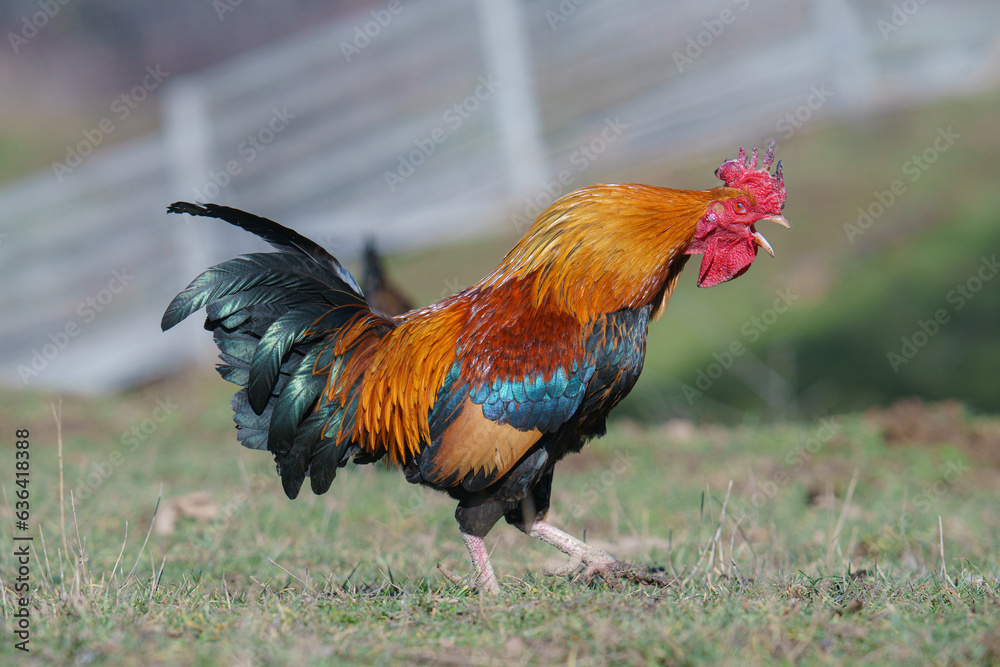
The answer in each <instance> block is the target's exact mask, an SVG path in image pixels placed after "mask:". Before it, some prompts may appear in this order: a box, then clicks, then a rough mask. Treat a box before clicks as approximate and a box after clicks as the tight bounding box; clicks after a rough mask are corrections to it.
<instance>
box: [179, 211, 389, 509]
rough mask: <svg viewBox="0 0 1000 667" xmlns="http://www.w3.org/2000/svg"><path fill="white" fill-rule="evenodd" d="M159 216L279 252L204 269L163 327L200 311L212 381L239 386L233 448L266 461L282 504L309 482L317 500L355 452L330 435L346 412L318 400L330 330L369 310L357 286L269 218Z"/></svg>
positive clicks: (330, 367)
mask: <svg viewBox="0 0 1000 667" xmlns="http://www.w3.org/2000/svg"><path fill="white" fill-rule="evenodd" d="M167 211H168V212H170V213H189V214H191V215H199V216H206V217H213V218H220V219H222V220H225V221H226V222H228V223H230V224H232V225H236V226H237V227H241V228H243V229H245V230H247V231H248V232H251V233H253V234H256V235H257V236H259V237H260V238H262V239H264V240H265V241H267V242H268V243H270V244H271V245H272V246H274V248H275V249H276V250H277V252H272V253H253V254H248V255H242V256H240V257H236V258H234V259H231V260H228V261H226V262H222V263H221V264H217V265H216V266H213V267H211V268H210V269H208V270H207V271H205V272H204V273H202V274H201V275H200V276H198V277H197V278H195V279H194V280H193V281H192V282H191V284H190V285H188V286H187V288H185V289H184V291H183V292H181V293H180V294H178V295H177V296H176V297H174V299H173V301H171V302H170V305H169V306H167V310H166V312H164V314H163V320H162V322H161V326H162V327H163V330H164V331H166V330H167V329H169V328H171V327H173V326H174V325H176V324H177V323H178V322H180V321H181V320H183V319H185V318H186V317H188V316H189V315H191V314H193V313H194V312H196V311H198V310H199V309H201V308H205V310H206V312H207V315H208V318H207V320H206V322H205V328H206V329H208V330H210V331H212V332H213V333H214V337H215V343H216V345H217V346H218V348H219V350H220V355H219V356H220V358H221V360H222V362H221V363H220V364H219V365H218V366H217V368H218V371H219V374H220V375H222V377H223V378H224V379H226V380H228V381H230V382H233V383H234V384H237V385H239V386H240V387H241V389H240V390H239V391H238V392H236V394H235V395H234V396H233V400H232V408H233V412H234V417H233V419H234V421H235V422H236V425H237V428H238V429H239V434H238V436H237V437H238V439H239V441H240V442H241V443H242V444H243V445H245V446H246V447H250V448H252V449H265V448H266V449H268V450H269V451H270V452H271V453H272V454H274V457H275V461H276V462H277V464H278V470H279V473H280V474H281V477H282V484H283V486H284V489H285V493H286V494H287V495H288V496H289V497H291V498H294V497H295V496H296V495H298V492H299V488H300V487H301V485H302V483H303V481H304V478H305V476H306V475H307V474H309V475H310V476H311V478H312V479H311V481H312V488H313V490H314V491H315V492H317V493H322V492H324V491H326V489H327V488H329V485H330V482H332V480H333V477H334V475H335V474H336V469H337V467H339V466H341V465H343V464H345V463H346V462H347V459H348V457H349V456H350V455H351V454H352V453H354V450H356V447H352V443H350V442H349V441H347V440H346V439H345V441H343V442H340V443H337V442H335V441H334V439H333V438H332V437H331V436H332V434H333V433H335V432H336V431H337V430H338V427H339V426H340V422H341V420H343V419H344V415H345V409H344V408H343V407H342V406H339V405H336V404H329V403H324V402H323V401H321V398H322V396H321V394H322V393H323V389H324V388H325V387H326V383H327V380H328V379H329V376H330V374H331V373H336V372H338V370H339V368H340V367H341V363H342V361H343V358H339V359H338V358H337V357H335V355H334V353H333V343H334V342H335V337H336V332H337V331H338V330H340V329H341V328H342V327H343V326H344V325H345V324H346V323H347V322H348V321H350V320H351V319H352V318H353V317H355V316H357V315H358V314H359V313H369V312H370V311H369V307H368V302H367V301H366V300H365V297H364V295H363V294H362V292H361V288H360V287H358V283H357V282H356V281H355V280H354V277H353V276H352V275H351V274H350V273H349V272H348V271H347V269H345V268H344V267H343V266H342V265H341V264H340V262H338V261H337V259H336V258H335V257H333V256H332V255H331V254H330V253H328V252H327V251H326V250H324V249H323V248H322V247H320V246H319V245H318V244H316V243H314V242H313V241H311V240H309V239H307V238H306V237H304V236H302V235H301V234H299V233H298V232H295V231H293V230H291V229H288V228H286V227H283V226H281V225H279V224H278V223H276V222H274V221H272V220H268V219H266V218H261V217H258V216H255V215H252V214H250V213H246V212H244V211H240V210H238V209H235V208H230V207H228V206H219V205H216V204H204V205H199V204H190V203H187V202H177V203H174V204H172V205H171V206H170V207H169V208H168V209H167ZM386 324H387V325H388V326H392V324H391V322H387V323H386ZM348 354H349V353H348ZM349 417H350V418H351V419H353V415H352V414H351V415H349ZM310 470H311V471H312V472H311V474H310Z"/></svg>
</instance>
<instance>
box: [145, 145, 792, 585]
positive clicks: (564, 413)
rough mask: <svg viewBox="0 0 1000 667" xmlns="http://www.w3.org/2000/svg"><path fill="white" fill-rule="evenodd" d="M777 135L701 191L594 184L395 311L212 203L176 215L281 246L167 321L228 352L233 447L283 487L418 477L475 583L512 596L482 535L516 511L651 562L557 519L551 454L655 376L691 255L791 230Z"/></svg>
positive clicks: (547, 531) (726, 272)
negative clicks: (359, 477)
mask: <svg viewBox="0 0 1000 667" xmlns="http://www.w3.org/2000/svg"><path fill="white" fill-rule="evenodd" d="M773 160H774V144H773V143H772V144H771V147H770V148H769V149H768V151H767V153H766V155H765V156H764V158H763V167H761V168H758V165H757V162H758V154H757V150H756V149H754V151H753V155H752V156H751V157H748V156H746V155H745V153H744V151H743V149H740V152H739V157H737V158H736V159H733V160H727V161H725V162H723V163H722V165H721V166H720V167H719V169H718V170H716V172H715V173H716V176H717V177H718V178H720V179H721V180H722V181H723V182H724V185H723V186H719V187H716V188H713V189H711V190H703V191H688V190H673V189H667V188H661V187H654V186H649V185H635V184H612V185H594V186H589V187H585V188H582V189H580V190H577V191H575V192H572V193H570V194H568V195H566V196H564V197H562V198H560V199H558V200H557V201H555V202H554V203H553V204H552V205H551V206H549V208H548V209H546V210H545V211H544V212H542V214H541V215H540V216H539V217H538V219H537V220H536V221H535V222H534V224H532V226H531V227H530V229H528V231H527V233H526V234H525V235H524V237H523V238H522V239H521V240H520V241H519V242H518V243H517V244H516V245H515V246H514V248H513V249H512V250H511V251H510V252H509V253H508V254H507V256H506V257H504V259H503V261H502V262H501V263H500V265H499V266H498V267H497V268H496V269H495V270H494V271H493V272H492V273H490V274H489V275H488V276H486V277H485V278H483V279H482V280H481V281H480V282H478V283H477V284H475V285H473V286H472V287H470V288H468V289H465V290H462V291H460V292H458V293H457V294H454V295H452V296H450V297H448V298H446V299H444V300H442V301H440V302H438V303H435V304H433V305H430V306H427V307H425V308H421V309H419V310H413V311H410V312H407V313H404V314H402V315H400V316H398V317H393V318H389V317H387V316H384V315H380V314H378V313H376V312H374V311H373V310H372V309H371V308H370V306H369V303H368V302H367V301H366V299H365V297H364V295H363V293H362V291H361V289H360V288H359V287H358V283H357V282H356V281H355V279H354V278H353V276H351V274H350V273H349V272H348V271H347V270H346V269H344V267H343V266H342V265H341V264H340V263H339V262H338V261H337V260H336V259H335V258H334V257H333V256H331V255H330V254H329V253H327V252H326V251H325V250H324V249H323V248H322V247H320V246H319V245H317V244H316V243H314V242H312V241H310V240H309V239H307V238H305V237H303V236H301V235H300V234H298V233H296V232H295V231H293V230H291V229H286V228H285V227H282V226H281V225H279V224H277V223H275V222H272V221H271V220H267V219H265V218H260V217H257V216H254V215H251V214H249V213H245V212H243V211H240V210H237V209H234V208H229V207H226V206H219V205H216V204H203V205H201V204H190V203H185V202H177V203H174V204H172V205H171V206H170V207H169V208H168V211H169V212H171V213H188V214H191V215H195V216H207V217H214V218H220V219H222V220H224V221H226V222H228V223H230V224H233V225H236V226H238V227H241V228H243V229H245V230H246V231H248V232H251V233H253V234H256V235H257V236H259V237H261V238H262V239H263V240H265V241H267V242H268V243H270V244H271V245H272V246H273V247H274V248H275V249H276V250H277V252H272V253H255V254H248V255H243V256H240V257H237V258H235V259H231V260H229V261H227V262H223V263H221V264H219V265H217V266H214V267H212V268H210V269H208V270H207V271H205V272H204V273H202V274H201V275H200V276H198V277H197V278H195V280H194V281H193V282H192V283H191V284H190V285H188V287H187V288H186V289H185V290H184V291H182V292H181V293H180V294H178V295H177V296H176V297H175V298H174V299H173V301H172V302H171V303H170V305H169V306H168V307H167V310H166V312H165V313H164V315H163V321H162V327H163V329H164V330H167V329H170V328H171V327H173V326H174V325H176V324H177V323H178V322H180V321H181V320H183V319H184V318H186V317H188V316H189V315H191V314H192V313H194V312H196V311H197V310H199V309H201V308H203V307H204V308H205V309H206V311H207V315H208V318H207V322H206V325H205V326H206V328H207V329H209V330H210V331H212V332H213V333H214V337H215V342H216V345H217V346H218V347H219V350H220V352H221V354H220V358H221V363H220V364H219V365H218V371H219V373H220V374H221V375H222V377H223V378H225V379H226V380H228V381H230V382H233V383H235V384H237V385H239V386H240V387H241V388H240V389H239V391H237V392H236V394H235V395H234V396H233V399H232V409H233V412H234V415H235V416H234V421H235V422H236V426H237V429H238V432H237V438H238V440H239V441H240V442H241V443H242V444H243V445H244V446H246V447H250V448H252V449H267V450H268V451H270V452H271V454H273V455H274V459H275V462H276V464H277V469H278V474H279V475H280V477H281V482H282V486H283V488H284V491H285V494H286V495H287V496H288V497H289V498H293V499H294V498H295V497H296V496H297V495H298V494H299V491H300V490H301V488H302V485H303V483H304V482H305V480H306V478H308V479H309V485H310V487H311V488H312V491H313V492H314V493H316V494H321V493H325V492H326V491H327V490H328V489H329V488H330V484H331V483H332V482H333V480H334V478H335V477H336V474H337V470H338V469H339V468H341V467H343V466H345V465H346V464H347V463H348V462H349V461H350V460H351V459H353V461H354V462H355V463H372V462H375V461H380V460H381V461H384V462H386V463H388V464H390V465H392V466H395V467H398V468H400V469H402V471H403V474H404V476H405V477H406V480H407V481H408V482H411V483H414V484H422V485H425V486H429V487H432V488H435V489H438V490H441V491H444V492H445V493H447V494H448V495H450V496H451V497H452V498H454V499H455V500H457V501H458V508H457V510H456V512H455V518H456V519H457V520H458V526H459V530H460V532H461V536H462V539H463V540H464V542H465V545H466V547H467V548H468V551H469V555H470V557H471V559H472V565H473V583H474V585H475V587H477V588H478V589H479V590H481V591H484V592H488V593H492V592H497V591H498V590H499V585H498V582H497V578H496V574H495V573H494V570H493V567H492V565H491V563H490V559H489V555H488V552H487V550H486V547H485V544H484V538H485V537H486V535H487V533H488V532H489V531H490V530H491V529H492V528H493V526H494V525H495V524H496V523H497V522H498V521H499V520H500V519H501V518H502V519H505V520H506V521H507V522H508V523H510V524H512V525H514V526H515V527H517V528H518V529H520V530H521V531H523V532H524V533H526V534H528V535H530V536H531V537H534V538H537V539H540V540H543V541H545V542H547V543H549V544H551V545H553V546H555V547H556V548H558V549H560V550H561V551H563V552H564V553H565V554H567V555H568V556H569V557H570V560H569V563H568V564H567V566H566V567H564V568H560V570H558V571H557V572H556V573H557V574H570V573H573V572H577V571H579V570H581V569H582V570H584V571H583V574H584V576H585V578H586V580H587V581H590V580H591V579H592V578H593V577H594V576H597V575H599V576H601V577H602V578H603V579H604V580H605V581H606V582H607V583H608V585H611V586H617V585H619V583H618V582H619V580H620V579H621V578H628V579H632V580H636V579H637V578H638V579H639V580H645V579H648V578H649V577H645V578H644V575H643V574H642V571H641V570H640V569H638V568H633V567H632V566H630V565H627V564H625V563H623V562H620V561H618V560H616V559H615V558H613V557H612V556H611V555H610V554H608V553H606V552H605V551H603V550H600V549H597V548H595V547H593V546H591V545H588V544H586V543H584V542H582V541H580V540H578V539H576V538H575V537H573V536H572V535H570V534H568V533H566V532H564V531H562V530H560V529H559V528H557V527H556V526H554V525H552V524H550V523H548V522H547V521H546V515H547V512H548V509H549V498H550V493H551V488H552V475H553V470H554V468H555V465H556V463H557V462H558V461H559V460H560V459H562V458H563V457H564V456H566V455H567V454H569V453H572V452H577V451H579V450H580V449H581V447H583V445H584V444H585V442H586V441H587V440H588V439H590V438H593V437H596V436H600V435H603V434H604V432H605V419H606V418H607V416H608V413H609V412H610V411H611V409H612V408H614V407H615V405H617V404H618V403H619V401H621V400H622V398H624V397H625V395H626V394H628V393H629V391H630V390H631V389H632V387H633V385H634V384H635V382H636V380H637V379H638V377H639V373H640V371H641V370H642V364H643V358H644V356H645V347H646V332H647V326H648V324H649V322H650V320H655V319H658V318H659V317H660V316H661V315H662V313H663V310H664V308H665V307H666V305H667V302H668V300H669V299H670V296H671V294H672V293H673V291H674V288H675V287H676V286H677V280H678V276H679V275H680V272H681V270H682V269H683V268H684V265H685V263H686V262H687V260H688V259H689V257H690V256H691V255H693V254H701V255H703V258H702V261H701V268H700V271H699V273H698V285H699V286H700V287H711V286H713V285H717V284H719V283H722V282H725V281H727V280H731V279H733V278H735V277H737V276H739V275H742V274H743V273H744V272H745V271H746V270H747V269H748V268H749V267H750V264H751V263H752V262H753V261H754V259H755V258H756V256H757V251H758V249H760V248H763V249H764V250H765V251H766V252H767V253H768V254H770V255H772V256H773V254H774V253H773V252H772V249H771V246H770V245H769V244H768V242H767V241H766V240H765V239H764V237H763V236H761V234H760V233H759V232H757V231H756V229H755V228H754V224H755V223H757V222H758V221H760V220H771V221H774V222H777V223H778V224H781V225H783V226H785V227H788V226H789V225H788V222H787V221H786V220H785V218H784V217H783V216H782V214H781V212H782V209H783V208H784V203H785V186H784V179H783V176H782V172H781V163H780V162H779V163H778V165H777V168H776V170H775V173H774V174H773V175H772V174H771V173H770V167H771V164H772V162H773Z"/></svg>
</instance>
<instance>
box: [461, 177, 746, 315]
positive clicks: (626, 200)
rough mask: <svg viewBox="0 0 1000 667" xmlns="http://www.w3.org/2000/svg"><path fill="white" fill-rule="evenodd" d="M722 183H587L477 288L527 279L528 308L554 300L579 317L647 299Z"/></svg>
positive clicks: (720, 193)
mask: <svg viewBox="0 0 1000 667" xmlns="http://www.w3.org/2000/svg"><path fill="white" fill-rule="evenodd" d="M728 194H730V193H729V192H728V189H727V188H715V189H713V190H704V191H692V190H672V189H668V188H659V187H654V186H650V185H632V184H626V185H621V184H612V185H594V186H591V187H588V188H583V189H581V190H577V191H576V192H574V193H572V194H570V195H567V196H566V197H563V198H562V199H560V200H558V201H557V202H555V203H554V204H553V205H552V206H550V207H549V208H548V209H547V210H546V211H545V212H543V213H542V214H541V215H540V216H539V218H538V220H536V221H535V223H534V224H533V225H532V226H531V228H530V229H529V230H528V232H527V233H526V234H525V235H524V237H523V238H522V239H521V240H520V241H519V242H518V244H517V245H516V246H514V249H513V250H511V251H510V252H509V253H508V254H507V256H506V257H505V258H504V259H503V261H502V262H501V263H500V266H499V267H498V268H497V269H496V270H495V271H494V272H493V273H491V274H490V275H489V276H487V277H486V278H484V279H483V280H482V281H481V282H480V283H479V285H478V286H477V287H481V288H483V289H489V288H491V287H495V286H497V285H499V284H502V283H506V282H508V281H510V280H531V281H532V282H533V289H532V294H533V300H534V302H535V305H541V304H542V303H544V302H548V303H554V304H558V306H561V307H562V308H563V309H565V311H566V312H569V313H571V314H573V315H574V316H576V318H577V319H578V320H580V321H581V322H588V321H591V320H592V319H593V318H594V317H596V316H598V315H600V314H602V313H611V312H615V311H617V310H620V309H622V308H638V307H641V306H644V305H646V304H649V303H651V302H652V301H653V300H654V299H655V298H656V297H657V296H658V295H659V294H660V293H661V292H662V289H663V286H664V283H665V282H666V279H667V274H668V272H669V270H670V266H671V264H672V263H674V262H675V261H676V259H677V258H678V257H683V255H682V251H683V250H684V248H685V247H687V245H688V243H690V241H691V238H692V236H693V235H694V231H695V228H696V227H697V225H698V221H699V220H700V219H701V218H702V216H704V214H705V212H706V210H707V208H708V205H709V204H710V203H711V202H713V201H717V200H719V199H721V198H725V197H726V196H727V195H728Z"/></svg>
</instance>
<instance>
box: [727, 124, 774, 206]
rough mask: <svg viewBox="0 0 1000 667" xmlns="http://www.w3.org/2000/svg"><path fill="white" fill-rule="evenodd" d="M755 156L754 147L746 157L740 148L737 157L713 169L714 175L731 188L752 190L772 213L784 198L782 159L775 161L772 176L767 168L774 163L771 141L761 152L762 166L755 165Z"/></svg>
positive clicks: (755, 149) (772, 143) (759, 202)
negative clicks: (776, 165) (772, 209)
mask: <svg viewBox="0 0 1000 667" xmlns="http://www.w3.org/2000/svg"><path fill="white" fill-rule="evenodd" d="M757 156H758V153H757V148H756V147H755V148H754V149H753V154H752V155H751V156H750V157H747V154H746V151H745V150H743V149H742V148H741V149H740V154H739V155H738V156H737V157H736V159H735V160H726V161H725V162H723V163H722V164H721V165H720V166H719V168H718V169H716V170H715V175H716V176H717V177H718V178H720V179H722V180H723V181H725V183H726V185H727V186H728V187H730V188H739V189H740V190H747V191H749V192H751V193H753V195H754V196H755V197H756V198H757V200H758V205H763V206H765V207H767V208H768V209H771V208H774V210H775V212H778V211H780V210H781V205H782V204H783V203H784V201H785V177H784V175H783V174H782V173H781V161H778V167H777V169H775V171H774V175H773V176H772V175H771V173H770V171H769V169H770V168H771V164H772V163H773V162H774V142H773V141H772V142H771V145H770V146H769V147H768V149H767V152H766V153H764V161H763V167H762V168H760V169H758V168H757ZM761 200H763V201H761ZM772 200H773V201H772Z"/></svg>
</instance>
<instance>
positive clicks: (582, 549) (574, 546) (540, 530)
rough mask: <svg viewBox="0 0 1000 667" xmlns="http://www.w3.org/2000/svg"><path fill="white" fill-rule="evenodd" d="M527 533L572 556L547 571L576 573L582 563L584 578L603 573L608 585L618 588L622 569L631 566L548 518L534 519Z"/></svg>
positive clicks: (564, 573) (566, 573)
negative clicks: (546, 520)
mask: <svg viewBox="0 0 1000 667" xmlns="http://www.w3.org/2000/svg"><path fill="white" fill-rule="evenodd" d="M528 535H530V536H531V537H534V538H535V539H539V540H541V541H542V542H546V543H548V544H551V545H552V546H554V547H555V548H556V549H559V551H562V552H563V553H564V554H566V555H567V556H569V563H567V564H566V565H564V566H563V567H561V568H559V569H558V570H553V571H552V572H549V573H548V574H551V575H554V576H566V575H569V574H573V573H574V572H576V571H577V570H579V569H580V566H585V567H586V569H585V570H584V572H583V577H584V580H586V581H590V580H591V579H593V578H594V575H600V576H601V578H602V579H604V581H606V582H607V583H608V585H609V586H612V587H615V588H617V587H618V576H619V570H621V569H623V567H628V566H627V565H625V564H624V563H620V562H618V561H617V560H616V559H615V557H614V556H612V555H611V554H609V553H608V552H607V551H604V550H603V549H598V548H597V547H594V546H591V545H589V544H587V543H586V542H582V541H580V540H578V539H576V538H575V537H573V536H572V535H570V534H569V533H567V532H566V531H564V530H560V529H559V528H556V527H555V526H553V525H552V524H550V523H547V522H545V521H535V523H534V525H533V526H532V527H531V530H530V531H528Z"/></svg>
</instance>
